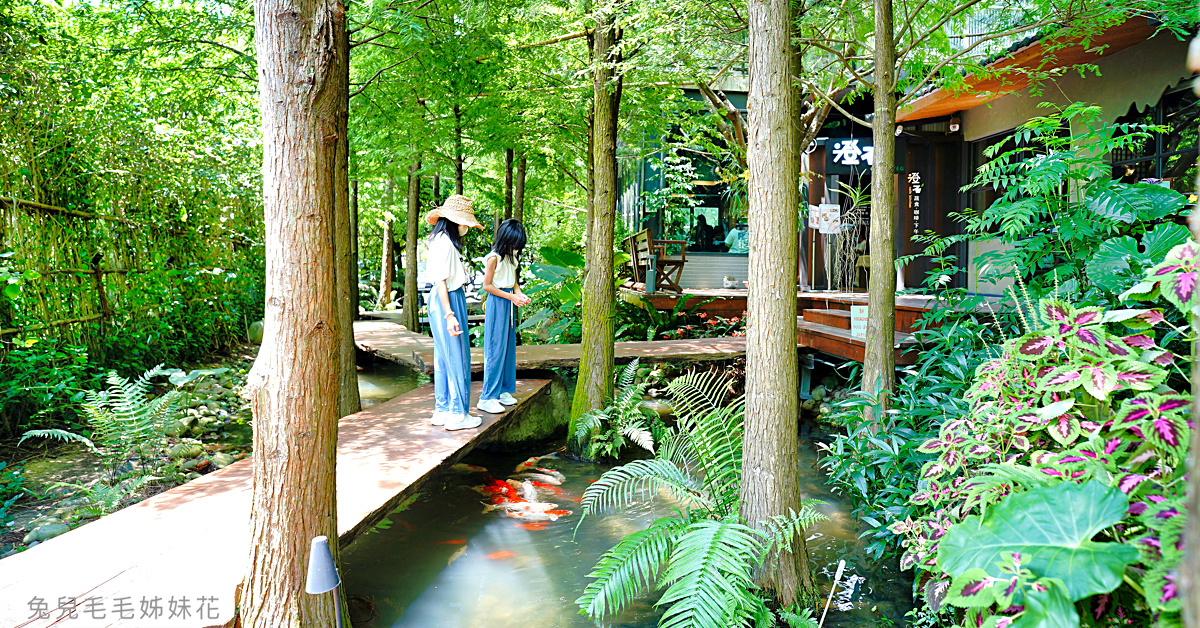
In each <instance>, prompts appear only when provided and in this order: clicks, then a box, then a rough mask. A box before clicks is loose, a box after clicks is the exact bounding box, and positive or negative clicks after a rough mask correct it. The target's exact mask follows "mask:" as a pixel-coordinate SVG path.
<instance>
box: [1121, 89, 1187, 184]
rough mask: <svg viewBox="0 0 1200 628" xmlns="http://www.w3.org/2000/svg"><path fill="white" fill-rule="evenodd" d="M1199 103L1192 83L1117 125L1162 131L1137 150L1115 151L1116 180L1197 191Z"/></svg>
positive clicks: (1134, 110) (1124, 118) (1137, 147)
mask: <svg viewBox="0 0 1200 628" xmlns="http://www.w3.org/2000/svg"><path fill="white" fill-rule="evenodd" d="M1198 120H1200V102H1198V100H1197V98H1196V95H1195V94H1194V93H1192V90H1191V80H1187V81H1184V82H1183V83H1181V84H1180V85H1179V86H1177V87H1175V88H1174V89H1172V90H1170V91H1168V92H1167V93H1166V94H1163V97H1162V99H1161V100H1159V101H1158V104H1157V105H1155V106H1153V107H1150V108H1148V109H1146V110H1145V111H1143V112H1138V111H1137V110H1136V109H1134V108H1131V109H1130V111H1129V113H1128V114H1126V115H1125V116H1124V117H1121V118H1119V119H1118V120H1117V122H1118V123H1139V124H1152V125H1157V126H1161V127H1163V130H1162V131H1161V132H1157V133H1153V134H1151V136H1150V137H1148V138H1146V139H1145V140H1144V141H1142V142H1139V143H1138V145H1136V146H1131V147H1129V148H1127V149H1120V150H1115V151H1113V152H1112V154H1111V155H1110V156H1109V161H1110V163H1112V166H1113V178H1117V179H1120V180H1121V181H1124V182H1126V183H1137V182H1138V181H1146V180H1150V182H1156V181H1163V182H1166V183H1167V184H1169V185H1170V186H1171V188H1172V189H1174V190H1177V191H1179V192H1183V193H1185V194H1187V193H1191V192H1193V191H1195V189H1196V173H1197V169H1196V157H1197V153H1198V152H1200V147H1198V145H1197V141H1196V140H1197V128H1196V124H1197V121H1198Z"/></svg>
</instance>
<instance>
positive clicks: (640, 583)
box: [575, 517, 687, 619]
mask: <svg viewBox="0 0 1200 628" xmlns="http://www.w3.org/2000/svg"><path fill="white" fill-rule="evenodd" d="M686 525H687V523H686V522H685V521H681V520H679V519H675V518H674V517H664V518H662V519H659V520H658V521H655V522H654V523H652V524H650V527H649V528H646V529H645V530H641V531H639V532H634V533H633V534H630V535H628V536H626V537H625V538H623V539H621V542H620V543H617V545H616V546H614V547H613V548H612V549H610V550H608V551H607V552H605V553H604V556H601V557H600V560H599V561H598V562H597V563H596V567H595V568H593V569H592V572H591V573H589V574H588V577H589V578H596V580H595V581H594V582H591V583H589V584H588V585H587V588H586V589H584V591H583V595H582V596H581V597H580V598H579V599H578V600H575V603H576V604H577V605H579V607H580V608H581V609H583V612H584V613H585V614H586V615H588V616H589V617H591V618H593V619H603V618H604V617H606V616H614V615H617V614H618V613H620V612H621V610H622V609H624V608H625V607H626V606H627V605H628V604H629V602H630V601H632V600H633V599H634V598H636V597H638V596H639V595H642V594H643V593H645V592H646V591H648V590H650V589H651V588H652V587H653V586H654V582H655V580H656V579H657V578H658V574H659V572H660V571H661V570H662V566H663V563H664V562H665V561H666V559H667V556H668V555H669V554H670V551H671V547H672V540H673V537H674V536H675V534H676V532H677V531H679V530H680V529H682V528H683V527H684V526H686Z"/></svg>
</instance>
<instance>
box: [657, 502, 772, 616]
mask: <svg viewBox="0 0 1200 628" xmlns="http://www.w3.org/2000/svg"><path fill="white" fill-rule="evenodd" d="M762 546H763V538H762V535H761V533H759V532H756V531H754V530H752V529H750V528H749V527H747V526H745V525H743V524H741V523H738V522H737V521H736V519H734V518H732V517H730V518H727V519H724V520H719V521H718V520H711V519H709V520H703V521H697V522H696V523H693V524H691V525H690V526H688V528H687V531H686V532H685V533H684V534H683V536H681V537H680V538H679V539H678V541H676V543H675V547H674V549H673V550H672V551H671V557H670V559H669V561H668V563H667V568H666V569H664V570H663V574H662V582H664V583H668V584H669V585H670V586H669V587H668V588H667V590H666V592H664V593H663V596H662V598H661V599H660V600H659V601H658V605H659V606H668V607H669V608H668V609H667V611H666V612H665V613H664V614H663V617H662V620H661V621H660V622H659V626H661V627H663V628H702V627H703V628H708V627H710V626H740V625H743V624H744V623H745V622H746V620H748V619H750V618H751V616H752V613H751V612H750V609H749V608H748V607H747V603H748V602H750V600H748V599H747V592H748V591H749V590H750V589H752V588H753V586H754V580H753V576H752V574H751V569H752V568H753V565H754V561H755V559H756V557H757V556H759V554H760V553H761V552H762Z"/></svg>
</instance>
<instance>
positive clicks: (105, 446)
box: [18, 365, 190, 465]
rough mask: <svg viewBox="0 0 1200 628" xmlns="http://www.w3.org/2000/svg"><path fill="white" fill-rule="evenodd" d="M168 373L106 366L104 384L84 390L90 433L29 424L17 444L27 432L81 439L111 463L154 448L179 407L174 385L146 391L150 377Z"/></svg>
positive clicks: (158, 446) (28, 435)
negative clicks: (126, 372)
mask: <svg viewBox="0 0 1200 628" xmlns="http://www.w3.org/2000/svg"><path fill="white" fill-rule="evenodd" d="M173 373H178V371H177V370H176V369H170V370H168V369H164V368H162V365H159V366H156V367H154V368H152V369H150V370H149V371H146V372H145V373H142V375H141V376H140V377H138V378H137V379H135V380H133V381H130V380H129V379H127V378H124V377H121V376H120V375H117V374H116V372H113V371H109V373H108V377H107V379H106V381H107V383H108V388H107V389H105V390H85V391H84V393H83V394H84V401H83V412H84V415H85V416H86V417H87V421H88V427H89V428H90V431H91V438H90V439H89V438H87V437H85V436H83V435H80V434H76V433H74V432H68V431H66V430H61V429H51V430H29V431H27V432H25V433H24V435H22V436H21V440H20V441H19V442H18V444H20V443H21V442H24V441H25V440H26V439H29V438H53V439H57V440H62V441H67V442H71V441H74V442H80V443H83V444H84V445H86V446H87V447H88V448H89V449H92V450H93V451H96V452H97V453H99V454H100V455H102V456H103V457H104V458H106V459H107V460H108V461H109V463H110V465H111V464H120V463H123V462H125V461H126V460H129V459H130V458H131V457H133V456H135V455H139V454H144V455H154V454H157V453H158V452H159V451H161V450H162V448H163V445H164V444H165V439H166V429H167V424H168V423H169V422H170V421H171V419H173V418H174V417H175V415H176V414H177V413H178V411H179V401H180V395H181V391H180V390H179V388H175V389H173V390H170V391H168V392H167V393H166V394H164V395H161V396H157V397H154V396H151V394H150V393H151V390H152V389H153V387H154V382H153V379H154V378H155V377H160V376H163V375H171V374H173ZM189 381H190V380H189Z"/></svg>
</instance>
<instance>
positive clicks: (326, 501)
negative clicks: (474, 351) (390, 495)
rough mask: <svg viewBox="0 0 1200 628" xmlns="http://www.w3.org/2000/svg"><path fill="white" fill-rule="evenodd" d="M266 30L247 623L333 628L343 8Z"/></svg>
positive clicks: (260, 19)
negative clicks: (261, 287) (327, 586)
mask: <svg viewBox="0 0 1200 628" xmlns="http://www.w3.org/2000/svg"><path fill="white" fill-rule="evenodd" d="M254 22H255V27H254V33H255V47H256V51H257V58H258V66H259V72H258V75H259V94H260V96H259V106H260V108H261V113H262V135H263V166H262V175H263V217H264V240H265V257H266V317H265V329H264V340H263V346H262V350H261V351H260V353H259V356H258V359H257V360H256V361H255V363H254V368H253V369H252V370H251V373H250V377H249V381H248V382H247V389H248V392H249V396H250V398H251V400H252V401H251V407H252V408H253V412H254V451H255V455H254V456H253V458H252V467H253V474H254V483H253V489H252V491H251V512H250V556H249V561H248V564H249V571H248V573H247V574H246V577H245V580H243V582H242V593H241V598H240V602H239V621H240V623H241V625H242V626H244V627H245V628H261V627H272V628H273V627H275V626H329V625H332V624H333V622H334V610H333V598H332V596H330V595H308V594H306V593H305V592H304V579H305V573H306V571H307V570H306V564H307V561H308V549H309V543H310V541H311V540H312V538H313V537H315V536H319V535H325V536H328V537H329V538H330V539H337V538H338V536H337V520H336V517H337V510H336V508H335V502H334V500H335V487H336V482H335V468H334V459H335V454H336V446H337V420H338V375H339V373H338V366H339V360H338V359H330V356H338V355H339V351H340V342H341V331H342V330H341V325H342V323H341V317H340V316H339V312H338V306H337V302H336V299H337V295H336V289H337V275H338V270H337V268H338V266H337V264H338V260H337V256H336V253H335V251H334V246H333V243H334V238H335V233H336V225H335V215H334V211H335V208H334V205H335V198H336V188H337V180H336V176H337V171H338V155H337V152H338V143H339V137H338V133H339V127H340V126H341V120H340V118H341V116H342V115H344V114H343V111H342V108H343V107H344V106H345V103H346V100H345V94H344V89H345V86H344V85H342V82H343V81H345V76H346V75H345V70H344V68H343V67H342V64H345V63H347V62H348V60H347V58H346V56H345V55H344V54H339V49H338V48H339V42H341V41H342V39H343V38H344V37H345V28H346V13H345V6H344V5H343V4H342V2H341V1H340V0H317V1H314V2H307V3H296V2H293V1H292V0H255V3H254ZM331 546H332V547H333V548H334V550H335V552H336V548H337V543H336V542H334V543H331ZM335 557H336V554H335Z"/></svg>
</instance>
